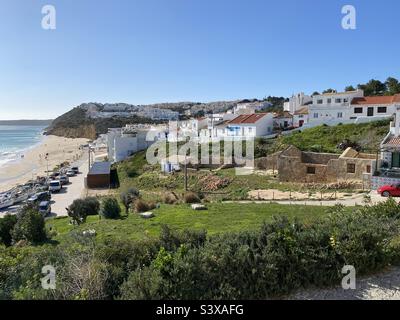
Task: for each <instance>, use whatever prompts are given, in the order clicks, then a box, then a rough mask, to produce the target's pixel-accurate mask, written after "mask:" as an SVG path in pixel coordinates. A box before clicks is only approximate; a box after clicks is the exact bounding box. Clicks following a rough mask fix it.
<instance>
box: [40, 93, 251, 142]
mask: <svg viewBox="0 0 400 320" xmlns="http://www.w3.org/2000/svg"><path fill="white" fill-rule="evenodd" d="M241 101H242V100H237V101H218V102H210V103H197V102H177V103H158V104H152V105H131V104H126V103H114V104H101V103H84V104H81V105H79V106H77V107H75V108H73V109H72V110H70V111H68V112H67V113H65V114H63V115H61V116H60V117H58V118H57V119H55V120H54V121H53V122H52V123H51V125H50V126H49V127H48V128H47V130H46V134H48V135H50V134H51V135H56V136H63V137H67V138H87V139H95V138H96V137H97V136H98V135H99V134H102V133H106V132H107V130H108V128H115V127H122V126H124V125H126V124H134V123H153V124H157V123H165V122H167V121H168V120H177V119H179V118H182V117H183V118H185V117H187V116H202V115H204V113H207V112H214V113H217V112H224V111H227V110H229V109H232V108H233V107H234V106H235V105H236V104H237V103H238V102H241ZM252 101H253V100H252Z"/></svg>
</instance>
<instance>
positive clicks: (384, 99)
mask: <svg viewBox="0 0 400 320" xmlns="http://www.w3.org/2000/svg"><path fill="white" fill-rule="evenodd" d="M395 102H400V94H395V95H394V96H376V97H360V98H353V100H352V101H351V104H355V105H363V104H368V105H370V104H392V103H395Z"/></svg>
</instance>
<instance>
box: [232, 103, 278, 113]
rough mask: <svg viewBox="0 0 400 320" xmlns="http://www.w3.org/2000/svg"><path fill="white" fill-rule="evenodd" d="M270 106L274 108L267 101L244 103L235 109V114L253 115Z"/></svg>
mask: <svg viewBox="0 0 400 320" xmlns="http://www.w3.org/2000/svg"><path fill="white" fill-rule="evenodd" d="M270 106H272V104H271V103H270V102H267V101H256V102H243V103H238V104H237V105H236V107H235V108H234V109H233V113H235V114H253V113H256V112H259V111H261V110H263V109H265V108H268V107H270Z"/></svg>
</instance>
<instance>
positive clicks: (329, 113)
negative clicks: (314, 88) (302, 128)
mask: <svg viewBox="0 0 400 320" xmlns="http://www.w3.org/2000/svg"><path fill="white" fill-rule="evenodd" d="M362 97H364V92H363V90H356V91H347V92H333V93H324V94H320V95H315V96H313V101H312V104H310V105H309V108H308V111H309V119H308V120H309V123H310V124H313V125H319V124H324V123H326V124H337V123H339V122H341V121H345V120H349V119H350V115H349V113H350V103H351V101H352V100H353V99H354V98H362Z"/></svg>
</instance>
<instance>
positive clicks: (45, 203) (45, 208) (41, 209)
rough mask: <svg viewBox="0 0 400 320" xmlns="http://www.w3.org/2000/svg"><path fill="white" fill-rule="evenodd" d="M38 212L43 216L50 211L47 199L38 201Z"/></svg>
mask: <svg viewBox="0 0 400 320" xmlns="http://www.w3.org/2000/svg"><path fill="white" fill-rule="evenodd" d="M39 212H40V213H41V214H42V215H43V216H44V217H45V216H47V215H49V214H50V213H51V206H50V202H49V201H42V202H40V203H39Z"/></svg>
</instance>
